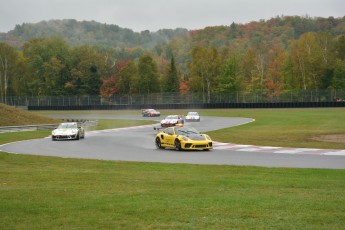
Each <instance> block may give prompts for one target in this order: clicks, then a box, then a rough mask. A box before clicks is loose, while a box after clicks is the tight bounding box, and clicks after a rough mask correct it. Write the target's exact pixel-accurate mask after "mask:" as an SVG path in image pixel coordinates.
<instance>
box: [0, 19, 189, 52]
mask: <svg viewBox="0 0 345 230" xmlns="http://www.w3.org/2000/svg"><path fill="white" fill-rule="evenodd" d="M187 33H188V30H187V29H175V30H172V29H162V30H159V31H157V32H150V31H147V30H146V31H142V32H140V33H137V32H133V31H132V30H131V29H127V28H121V27H119V26H117V25H108V24H102V23H99V22H95V21H77V20H74V19H64V20H50V21H41V22H39V23H23V24H22V25H16V27H15V28H14V29H13V30H11V31H9V32H8V33H0V42H5V43H8V44H10V45H12V46H16V47H21V46H22V45H23V44H24V43H25V42H27V41H29V40H30V39H33V38H47V37H54V36H55V37H61V38H63V39H64V40H65V41H66V42H67V43H68V44H69V45H70V46H81V45H97V46H103V47H117V48H128V47H138V46H139V47H142V48H144V49H151V48H153V47H154V46H156V45H158V44H167V43H169V42H170V41H171V40H172V39H174V38H175V37H178V36H181V35H185V34H187Z"/></svg>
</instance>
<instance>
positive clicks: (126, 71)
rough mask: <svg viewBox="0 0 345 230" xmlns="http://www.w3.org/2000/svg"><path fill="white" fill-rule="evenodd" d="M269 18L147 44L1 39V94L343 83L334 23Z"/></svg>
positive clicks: (340, 41)
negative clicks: (318, 27)
mask: <svg viewBox="0 0 345 230" xmlns="http://www.w3.org/2000/svg"><path fill="white" fill-rule="evenodd" d="M278 19H279V18H278ZM278 19H275V21H274V23H275V24H279V23H281V22H280V21H281V20H278ZM329 21H331V20H330V19H328V20H326V22H327V23H329ZM269 23H272V22H270V21H268V22H256V23H250V24H247V25H235V24H231V25H230V26H229V27H226V28H224V27H209V28H205V29H204V30H200V31H191V32H190V34H189V35H188V36H185V35H183V36H181V37H178V38H174V39H172V40H171V41H170V42H169V43H167V44H157V45H156V46H155V47H154V48H152V49H143V48H142V47H129V48H118V47H104V46H98V45H80V46H72V45H69V44H68V43H67V42H66V40H64V39H63V38H61V37H58V36H55V37H49V38H33V39H30V40H28V41H27V42H25V43H24V44H23V45H22V46H21V47H19V48H18V47H15V46H12V45H10V44H8V43H0V96H1V97H2V98H6V96H39V95H52V96H58V95H100V96H102V97H107V96H112V95H115V94H149V93H154V92H181V93H186V92H189V91H190V92H202V93H203V95H204V99H205V101H209V99H210V94H211V93H212V92H217V93H225V94H226V93H231V92H235V91H250V92H253V91H257V92H266V93H267V95H268V96H269V97H274V96H276V95H279V93H280V92H281V91H283V90H292V89H302V90H307V89H320V90H321V89H322V90H333V89H345V35H344V32H341V29H339V24H336V26H335V27H331V26H329V25H328V24H327V25H326V26H325V27H326V28H333V29H334V28H336V30H331V31H330V30H326V32H324V31H321V32H320V31H317V32H315V31H311V32H305V33H301V34H300V35H299V36H296V31H295V32H294V33H292V32H291V31H290V32H289V30H288V32H287V31H280V30H278V27H268V24H269ZM284 23H285V24H284ZM284 23H283V24H282V26H283V27H284V26H285V27H286V21H284ZM248 27H250V28H248ZM265 28H270V30H265ZM245 30H248V32H246V33H244V31H245ZM275 30H277V31H275ZM225 31H226V32H227V33H225ZM249 31H250V32H249ZM274 31H275V32H274ZM327 31H328V32H327ZM332 31H333V32H332ZM334 31H336V32H334ZM274 33H276V36H272V34H274ZM295 36H296V37H295Z"/></svg>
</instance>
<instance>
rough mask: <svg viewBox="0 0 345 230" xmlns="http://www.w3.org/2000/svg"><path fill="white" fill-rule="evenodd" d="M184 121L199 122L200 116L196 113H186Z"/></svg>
mask: <svg viewBox="0 0 345 230" xmlns="http://www.w3.org/2000/svg"><path fill="white" fill-rule="evenodd" d="M185 120H186V121H200V115H199V113H198V112H188V113H187V116H186V117H185Z"/></svg>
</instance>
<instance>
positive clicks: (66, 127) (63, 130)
mask: <svg viewBox="0 0 345 230" xmlns="http://www.w3.org/2000/svg"><path fill="white" fill-rule="evenodd" d="M80 138H85V131H84V128H83V127H81V126H79V125H78V123H77V122H65V123H61V124H60V125H59V126H58V127H57V128H56V129H54V130H53V131H52V140H53V141H55V140H79V139H80Z"/></svg>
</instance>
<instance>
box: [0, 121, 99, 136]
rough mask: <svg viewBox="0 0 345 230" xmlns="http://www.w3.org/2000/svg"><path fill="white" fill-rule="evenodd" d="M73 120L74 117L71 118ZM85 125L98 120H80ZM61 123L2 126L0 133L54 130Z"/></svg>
mask: <svg viewBox="0 0 345 230" xmlns="http://www.w3.org/2000/svg"><path fill="white" fill-rule="evenodd" d="M70 120H72V119H70ZM80 123H81V125H82V126H83V127H88V126H95V125H97V121H89V120H83V121H82V122H80ZM58 125H59V124H44V125H21V126H0V133H9V132H23V131H37V130H53V129H55V128H56V127H57V126H58Z"/></svg>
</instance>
